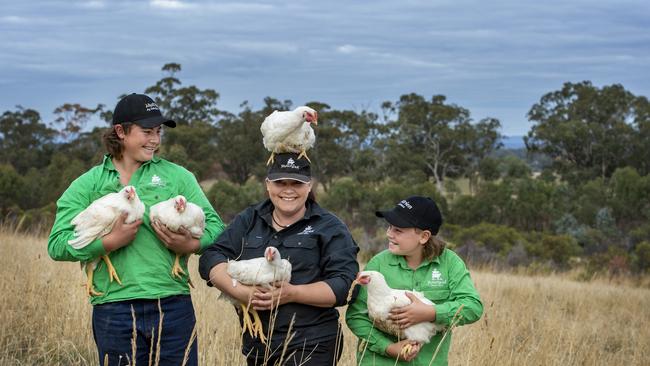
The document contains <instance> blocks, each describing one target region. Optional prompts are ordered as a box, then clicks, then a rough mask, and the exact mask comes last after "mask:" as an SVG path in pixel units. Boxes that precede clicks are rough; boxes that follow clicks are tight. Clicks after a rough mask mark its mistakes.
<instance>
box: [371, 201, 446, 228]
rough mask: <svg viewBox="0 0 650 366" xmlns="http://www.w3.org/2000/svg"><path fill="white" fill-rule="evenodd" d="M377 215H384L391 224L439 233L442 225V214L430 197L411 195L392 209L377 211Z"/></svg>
mask: <svg viewBox="0 0 650 366" xmlns="http://www.w3.org/2000/svg"><path fill="white" fill-rule="evenodd" d="M375 215H377V217H383V218H384V219H386V221H388V223H389V224H391V225H393V226H397V227H403V228H407V227H415V228H418V229H421V230H429V231H430V232H431V234H433V235H436V234H438V230H440V225H442V214H441V213H440V210H439V209H438V205H436V203H435V202H433V200H432V199H431V198H429V197H422V196H411V197H409V198H407V199H405V200H401V201H399V202H398V203H397V205H396V206H395V207H394V208H393V209H392V210H390V211H377V212H375Z"/></svg>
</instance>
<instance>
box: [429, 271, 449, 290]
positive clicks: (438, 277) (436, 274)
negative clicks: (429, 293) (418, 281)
mask: <svg viewBox="0 0 650 366" xmlns="http://www.w3.org/2000/svg"><path fill="white" fill-rule="evenodd" d="M446 283H447V280H446V279H444V278H443V277H442V273H440V271H438V269H437V268H434V269H433V271H431V285H432V286H444V285H445V284H446Z"/></svg>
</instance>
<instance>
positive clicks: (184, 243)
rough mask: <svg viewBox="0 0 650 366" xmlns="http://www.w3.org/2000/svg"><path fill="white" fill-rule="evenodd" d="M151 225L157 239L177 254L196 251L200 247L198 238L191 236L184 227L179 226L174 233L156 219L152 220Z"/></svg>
mask: <svg viewBox="0 0 650 366" xmlns="http://www.w3.org/2000/svg"><path fill="white" fill-rule="evenodd" d="M151 227H152V228H153V230H154V231H155V232H156V236H158V239H160V241H161V242H162V243H163V244H164V245H165V246H166V247H167V249H169V250H171V251H172V252H174V253H177V254H191V253H196V252H197V251H198V250H199V248H200V247H201V243H200V242H199V239H196V238H193V237H192V234H190V232H189V231H188V230H187V229H185V228H184V227H181V228H179V230H178V232H177V233H175V232H173V231H171V230H169V229H168V228H167V227H166V226H165V225H163V224H161V223H159V222H158V221H152V222H151Z"/></svg>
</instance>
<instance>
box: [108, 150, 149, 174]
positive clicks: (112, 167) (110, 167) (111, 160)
mask: <svg viewBox="0 0 650 366" xmlns="http://www.w3.org/2000/svg"><path fill="white" fill-rule="evenodd" d="M159 161H160V158H159V157H157V156H156V155H154V156H153V158H151V160H149V161H145V162H144V163H142V165H141V166H144V165H147V164H150V163H154V164H158V162H159ZM102 165H103V166H104V169H108V170H115V171H117V169H115V165H114V164H113V156H112V155H111V154H106V155H104V159H103V160H102Z"/></svg>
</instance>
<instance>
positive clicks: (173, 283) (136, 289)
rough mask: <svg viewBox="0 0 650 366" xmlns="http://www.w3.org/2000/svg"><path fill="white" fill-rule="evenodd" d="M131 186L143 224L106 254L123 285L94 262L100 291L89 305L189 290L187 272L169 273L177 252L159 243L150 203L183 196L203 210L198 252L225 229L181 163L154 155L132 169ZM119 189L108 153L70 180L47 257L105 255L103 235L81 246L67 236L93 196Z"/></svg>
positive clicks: (66, 258) (59, 204) (72, 258)
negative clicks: (128, 239)
mask: <svg viewBox="0 0 650 366" xmlns="http://www.w3.org/2000/svg"><path fill="white" fill-rule="evenodd" d="M129 185H132V186H134V187H135V188H136V193H137V194H138V197H140V200H141V201H142V202H143V203H144V205H145V207H146V210H145V215H144V217H143V223H142V225H140V227H139V228H138V232H137V234H136V236H135V239H134V240H133V242H131V243H130V244H128V245H126V246H124V247H122V248H120V249H118V250H115V251H113V252H111V253H110V254H109V257H110V259H111V262H112V263H113V266H114V267H115V270H116V271H117V274H118V276H119V277H120V280H121V281H122V285H120V284H118V283H117V282H116V281H114V282H112V283H111V282H110V281H109V277H108V272H107V271H106V265H105V264H104V262H103V261H100V262H99V264H98V265H97V268H96V269H95V272H94V278H93V286H94V287H95V290H97V291H98V292H103V295H101V296H93V297H91V299H90V303H91V304H93V305H97V304H103V303H107V302H113V301H122V300H133V299H157V298H163V297H167V296H172V295H183V294H189V293H190V291H189V286H188V277H187V276H183V278H182V279H179V278H177V277H173V276H172V275H171V269H172V265H173V263H174V258H175V256H176V254H175V253H173V252H172V251H170V250H169V249H167V248H166V247H165V246H164V245H163V243H162V242H161V241H160V240H159V239H158V237H157V236H156V233H155V231H154V230H153V228H152V227H151V223H150V222H149V208H150V207H151V206H152V205H154V204H156V203H158V202H161V201H165V200H167V199H169V198H172V197H175V196H177V195H179V194H182V195H183V196H185V198H187V200H188V201H189V202H192V203H195V204H197V205H199V206H200V207H201V208H203V212H204V213H205V231H204V233H203V236H202V237H201V238H200V243H201V249H200V252H202V251H203V250H204V249H205V248H206V247H207V246H209V245H210V244H212V242H214V240H215V239H216V238H217V237H218V236H219V234H221V232H222V231H223V230H224V224H223V222H222V221H221V218H219V215H218V214H217V213H216V212H215V210H214V209H213V208H212V205H210V202H209V201H208V199H207V198H206V197H205V194H204V193H203V191H202V190H201V187H200V186H199V184H198V182H197V181H196V178H195V177H194V175H193V174H192V173H191V172H189V171H188V170H187V169H185V168H183V167H181V166H179V165H176V164H174V163H171V162H169V161H167V160H164V159H160V158H157V157H155V156H154V158H153V159H151V160H150V161H147V162H145V163H143V164H142V166H140V167H139V168H138V170H136V171H135V172H134V173H133V175H132V176H131V180H130V181H129ZM122 188H123V186H122V184H121V183H120V178H119V172H118V171H117V170H116V169H115V166H114V165H113V162H112V160H111V157H110V156H109V155H106V156H105V157H104V161H103V162H102V164H100V165H97V166H95V167H93V168H91V169H90V170H89V171H87V172H86V173H84V174H83V175H81V176H80V177H79V178H77V179H76V180H75V181H74V182H72V184H70V187H68V189H67V190H66V191H65V192H64V193H63V195H62V196H61V198H59V200H58V201H57V203H56V204H57V211H56V218H55V221H54V225H53V227H52V232H51V233H50V237H49V241H48V243H47V251H48V253H49V255H50V257H52V259H54V260H57V261H81V262H86V261H90V260H93V259H95V258H97V257H99V256H102V255H104V254H106V251H105V250H104V246H103V245H102V241H101V238H99V239H96V240H94V241H93V242H92V243H90V244H88V245H87V246H86V247H84V248H81V249H74V248H72V246H70V245H68V240H70V239H72V238H73V237H74V226H73V225H72V224H71V223H70V221H72V219H73V218H74V217H75V216H77V214H78V213H79V212H81V211H83V210H84V209H86V207H88V206H89V205H90V204H91V203H92V202H93V201H94V200H96V199H98V198H100V197H102V196H104V195H106V194H108V193H113V192H118V191H119V190H120V189H122ZM181 266H182V267H183V270H184V271H185V273H187V274H189V271H188V270H187V261H186V260H181Z"/></svg>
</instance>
